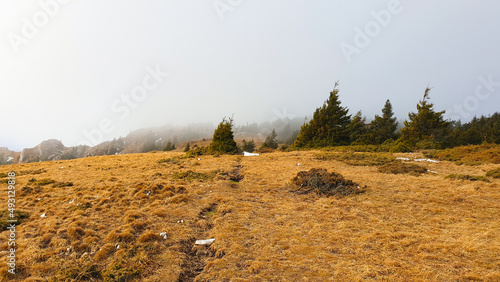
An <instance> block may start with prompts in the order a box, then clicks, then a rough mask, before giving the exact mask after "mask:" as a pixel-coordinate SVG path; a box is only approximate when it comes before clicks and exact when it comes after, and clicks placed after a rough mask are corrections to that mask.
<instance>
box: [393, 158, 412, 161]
mask: <svg viewBox="0 0 500 282" xmlns="http://www.w3.org/2000/svg"><path fill="white" fill-rule="evenodd" d="M396 160H402V161H409V160H410V159H409V158H396Z"/></svg>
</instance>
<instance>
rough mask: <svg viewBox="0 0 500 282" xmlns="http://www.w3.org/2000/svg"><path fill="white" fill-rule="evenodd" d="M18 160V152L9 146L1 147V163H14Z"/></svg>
mask: <svg viewBox="0 0 500 282" xmlns="http://www.w3.org/2000/svg"><path fill="white" fill-rule="evenodd" d="M15 161H16V152H14V151H11V150H9V149H8V148H7V147H0V165H6V164H13V163H14V162H15Z"/></svg>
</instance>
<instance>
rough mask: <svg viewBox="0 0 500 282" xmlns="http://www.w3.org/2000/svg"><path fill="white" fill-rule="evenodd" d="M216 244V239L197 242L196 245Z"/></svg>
mask: <svg viewBox="0 0 500 282" xmlns="http://www.w3.org/2000/svg"><path fill="white" fill-rule="evenodd" d="M213 242H215V239H206V240H196V242H195V243H194V244H195V245H210V244H212V243H213Z"/></svg>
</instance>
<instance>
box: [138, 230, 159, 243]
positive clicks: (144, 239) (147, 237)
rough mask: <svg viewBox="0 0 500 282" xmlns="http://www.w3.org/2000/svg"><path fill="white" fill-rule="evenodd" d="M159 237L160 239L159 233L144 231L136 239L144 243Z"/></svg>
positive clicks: (156, 239)
mask: <svg viewBox="0 0 500 282" xmlns="http://www.w3.org/2000/svg"><path fill="white" fill-rule="evenodd" d="M160 239H161V237H160V235H158V234H156V233H155V232H153V231H146V232H144V234H142V235H141V236H140V237H139V239H137V241H139V242H140V243H146V242H151V241H158V240H160Z"/></svg>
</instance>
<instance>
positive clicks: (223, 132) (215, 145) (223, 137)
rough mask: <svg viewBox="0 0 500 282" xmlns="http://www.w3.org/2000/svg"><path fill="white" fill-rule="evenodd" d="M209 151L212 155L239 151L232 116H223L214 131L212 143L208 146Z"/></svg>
mask: <svg viewBox="0 0 500 282" xmlns="http://www.w3.org/2000/svg"><path fill="white" fill-rule="evenodd" d="M208 153H209V154H212V155H216V154H236V153H238V145H237V144H236V142H235V141H234V135H233V119H232V118H228V119H226V118H223V119H222V121H221V122H220V123H219V126H218V127H217V129H215V131H214V136H213V139H212V143H210V145H209V146H208Z"/></svg>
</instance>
